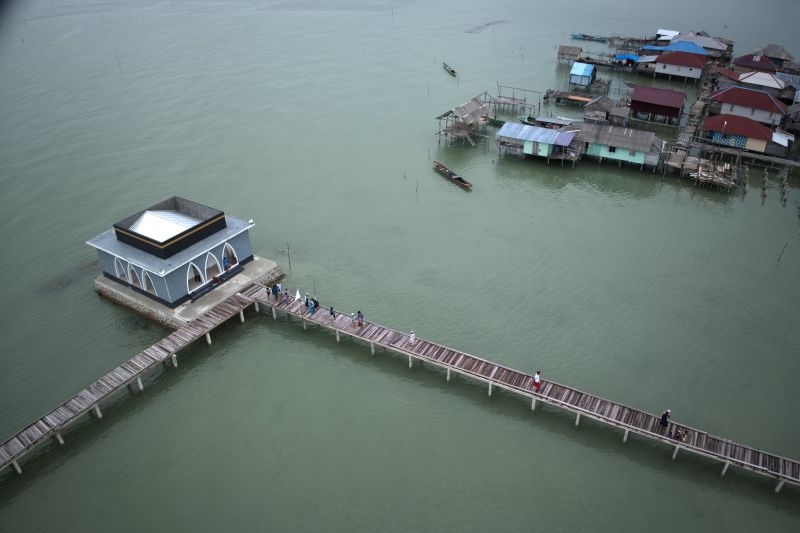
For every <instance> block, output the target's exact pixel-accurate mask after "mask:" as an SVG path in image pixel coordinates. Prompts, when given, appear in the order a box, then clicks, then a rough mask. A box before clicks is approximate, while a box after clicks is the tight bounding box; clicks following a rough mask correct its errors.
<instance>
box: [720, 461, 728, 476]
mask: <svg viewBox="0 0 800 533" xmlns="http://www.w3.org/2000/svg"><path fill="white" fill-rule="evenodd" d="M729 466H731V463H730V461H725V466H723V467H722V473H721V474H720V475H719V477H725V472H727V471H728V467H729Z"/></svg>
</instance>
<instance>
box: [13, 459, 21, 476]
mask: <svg viewBox="0 0 800 533" xmlns="http://www.w3.org/2000/svg"><path fill="white" fill-rule="evenodd" d="M11 464H12V465H14V470H16V471H17V474H22V469H21V468H20V467H19V463H18V462H17V461H16V459H15V460H13V461H11Z"/></svg>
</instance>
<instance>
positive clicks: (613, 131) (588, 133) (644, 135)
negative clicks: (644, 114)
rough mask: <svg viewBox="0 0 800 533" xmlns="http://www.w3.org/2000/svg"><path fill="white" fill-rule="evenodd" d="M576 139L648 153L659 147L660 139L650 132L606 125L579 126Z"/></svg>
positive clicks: (585, 124) (587, 124)
mask: <svg viewBox="0 0 800 533" xmlns="http://www.w3.org/2000/svg"><path fill="white" fill-rule="evenodd" d="M578 138H579V139H580V140H581V141H583V142H588V143H596V144H602V145H605V146H614V147H616V148H623V149H625V150H633V151H635V152H650V151H652V150H653V146H654V145H657V146H661V139H659V138H658V137H656V134H655V133H653V132H652V131H642V130H635V129H633V128H624V127H618V126H609V125H607V124H590V123H584V124H581V131H580V132H579V133H578Z"/></svg>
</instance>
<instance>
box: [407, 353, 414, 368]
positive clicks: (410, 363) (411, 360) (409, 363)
mask: <svg viewBox="0 0 800 533" xmlns="http://www.w3.org/2000/svg"><path fill="white" fill-rule="evenodd" d="M413 364H414V360H413V359H411V356H410V355H409V356H408V368H411V366H412V365H413Z"/></svg>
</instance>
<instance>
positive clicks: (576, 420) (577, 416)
mask: <svg viewBox="0 0 800 533" xmlns="http://www.w3.org/2000/svg"><path fill="white" fill-rule="evenodd" d="M580 423H581V414H580V413H578V414H577V415H575V427H578V424H580Z"/></svg>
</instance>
